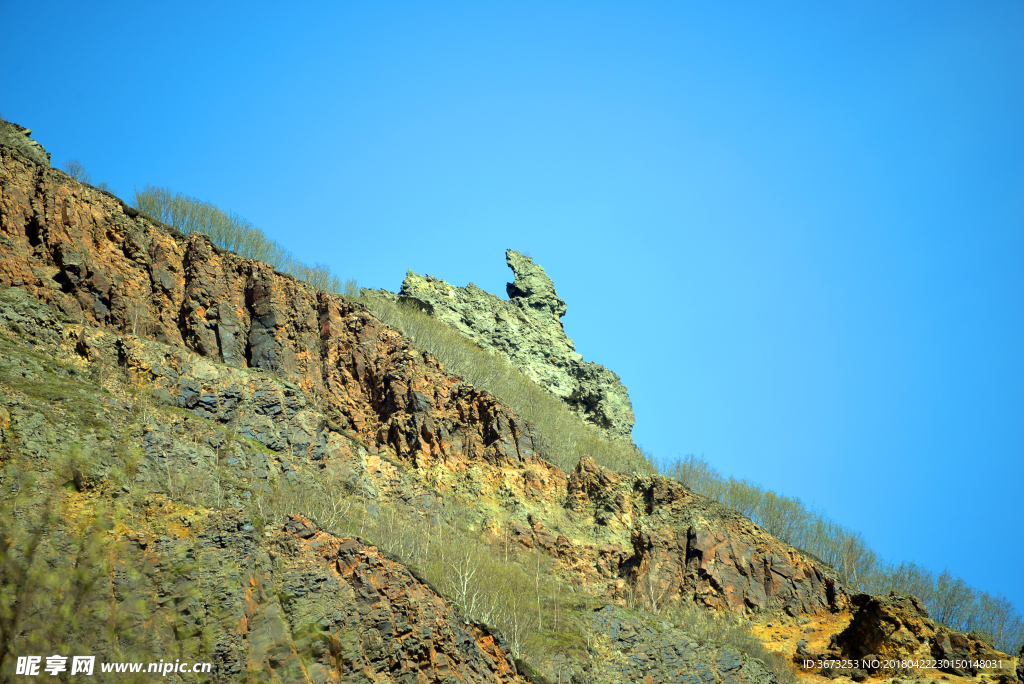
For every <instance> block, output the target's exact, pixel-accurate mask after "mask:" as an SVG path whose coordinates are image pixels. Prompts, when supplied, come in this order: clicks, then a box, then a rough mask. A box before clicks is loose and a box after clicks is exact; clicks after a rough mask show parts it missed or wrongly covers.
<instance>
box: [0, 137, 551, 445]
mask: <svg viewBox="0 0 1024 684" xmlns="http://www.w3.org/2000/svg"><path fill="white" fill-rule="evenodd" d="M12 151H13V152H14V153H13V154H12V153H10V152H12ZM0 173H2V175H0V184H2V186H0V187H2V191H3V194H2V197H0V218H2V228H0V250H2V251H0V285H7V286H16V287H19V288H21V289H23V290H25V291H26V292H28V293H29V294H31V295H32V296H33V297H34V298H36V299H38V300H41V301H43V302H45V303H48V304H51V305H53V306H54V307H56V308H57V309H58V310H59V311H60V312H61V313H62V315H63V316H64V317H65V318H67V319H69V320H74V321H76V322H78V323H79V324H80V325H81V326H83V330H85V329H88V330H90V331H92V330H96V331H100V332H111V333H128V334H132V335H134V336H136V337H141V338H149V339H151V340H154V341H156V342H159V343H161V344H164V345H167V346H168V347H171V348H175V349H180V350H188V351H193V352H195V353H197V354H199V355H201V356H203V357H205V358H208V359H210V360H211V361H215V362H218V363H222V364H225V365H228V366H234V367H238V368H247V369H261V370H263V371H265V372H270V373H274V374H276V375H278V376H279V377H281V378H283V379H284V380H286V381H288V382H291V383H293V384H294V385H295V386H296V387H297V388H298V389H301V390H302V391H303V392H305V393H306V394H308V395H309V396H310V397H311V398H312V399H313V400H314V401H316V402H318V403H319V404H321V405H322V406H323V412H324V413H325V414H326V415H327V417H328V418H329V419H330V420H332V421H334V422H335V423H336V424H337V425H338V426H339V427H340V428H341V429H346V430H353V431H355V432H357V433H359V435H360V436H361V438H362V439H363V440H364V441H366V442H368V443H369V444H371V445H372V446H374V447H382V448H383V447H385V446H387V445H390V447H389V448H392V449H395V450H397V453H398V454H399V455H400V456H401V457H402V458H409V459H412V460H414V461H415V462H417V463H419V464H421V465H425V464H427V463H429V462H431V461H434V460H437V459H440V460H444V459H464V458H469V459H471V460H472V459H477V458H482V459H489V460H492V461H499V460H504V459H507V458H512V459H516V460H518V459H525V460H526V461H529V460H532V459H533V458H534V457H535V456H534V453H533V444H532V441H531V438H530V436H529V431H528V429H527V426H526V424H525V422H524V421H523V420H522V419H521V418H520V417H519V416H518V415H516V414H515V413H514V412H513V411H511V410H510V409H508V408H507V407H505V406H504V405H502V404H500V403H499V402H498V401H497V400H496V399H495V398H494V397H492V396H490V395H488V394H486V393H484V392H481V391H478V390H476V389H475V388H473V387H471V386H469V385H466V384H464V383H462V382H461V381H459V380H458V379H457V378H454V377H451V376H448V375H447V374H446V373H445V372H444V371H443V369H442V368H441V365H440V364H439V363H438V362H437V360H436V359H434V358H433V357H430V356H428V355H426V354H424V353H423V352H420V351H419V350H416V349H415V348H413V347H411V346H410V345H409V344H408V343H407V342H405V340H403V339H402V338H401V336H400V335H398V334H397V333H396V332H394V331H393V330H390V329H389V328H387V326H385V325H383V324H382V323H381V322H380V321H378V320H377V319H376V318H374V317H373V316H372V315H371V314H370V313H369V312H367V311H366V310H365V308H363V307H362V306H359V305H357V304H352V303H349V302H346V301H344V300H342V299H341V298H338V297H333V296H329V295H328V294H326V293H323V292H321V293H317V292H315V291H314V290H312V289H311V288H309V287H307V286H305V285H304V284H303V283H301V282H299V281H297V280H295V279H294V278H292V277H290V276H287V275H283V274H281V273H277V272H275V271H274V270H273V269H272V268H270V267H269V266H267V265H266V264H262V263H260V262H256V261H252V260H249V259H243V258H242V257H239V256H238V255H236V254H234V253H231V252H226V251H224V250H221V249H219V248H216V247H215V246H214V245H212V244H211V243H210V241H209V240H208V239H207V238H206V237H204V236H201V235H193V236H190V237H187V238H186V237H185V236H182V235H181V234H179V233H177V232H176V231H174V230H173V229H168V228H165V227H161V226H160V225H159V224H155V223H154V222H152V221H150V220H147V219H146V218H145V217H142V216H140V215H139V214H138V212H136V211H135V210H133V209H131V208H130V207H127V206H126V205H124V204H123V203H120V202H118V201H117V200H115V199H114V198H112V197H111V196H109V195H107V194H106V193H102V192H100V191H97V190H94V189H91V188H89V187H88V186H83V185H81V184H79V183H76V182H74V181H72V180H71V179H69V178H68V177H67V176H66V175H64V174H62V173H59V172H41V171H40V170H39V169H38V167H36V166H35V165H34V164H33V163H32V162H31V160H30V159H28V158H26V157H24V156H21V155H19V154H18V153H17V150H11V149H10V148H5V154H4V155H3V167H2V171H0ZM92 334H93V333H91V332H89V333H84V335H85V337H84V338H83V342H82V344H83V348H85V349H87V348H88V344H89V343H88V338H89V336H90V335H92ZM200 382H201V381H200ZM204 391H206V390H205V389H204V388H203V387H200V386H196V388H195V392H197V393H200V394H201V393H202V392H204ZM198 396H199V394H197V397H198ZM196 400H197V401H198V399H196ZM187 401H188V402H190V403H191V401H192V399H187ZM217 401H218V403H217V404H216V406H215V407H214V408H215V409H216V410H220V408H219V407H221V405H222V404H221V399H218V400H217ZM187 408H189V409H191V408H193V406H191V405H187ZM204 410H208V409H204ZM214 412H216V411H211V413H214Z"/></svg>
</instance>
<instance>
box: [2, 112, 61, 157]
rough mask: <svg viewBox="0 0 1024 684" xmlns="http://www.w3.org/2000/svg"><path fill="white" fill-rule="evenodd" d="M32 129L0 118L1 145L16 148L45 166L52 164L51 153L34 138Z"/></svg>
mask: <svg viewBox="0 0 1024 684" xmlns="http://www.w3.org/2000/svg"><path fill="white" fill-rule="evenodd" d="M31 136H32V131H31V130H30V129H28V128H25V127H24V126H19V125H18V124H16V123H12V122H10V121H4V120H3V119H0V146H3V147H7V148H9V149H14V150H17V151H18V152H20V153H21V154H23V155H25V156H26V157H28V158H29V159H31V160H32V161H33V162H34V163H36V164H39V165H40V166H43V167H48V166H49V165H50V153H49V152H47V151H46V150H45V149H43V146H42V145H40V144H39V143H37V142H36V141H35V140H33V139H32V137H31Z"/></svg>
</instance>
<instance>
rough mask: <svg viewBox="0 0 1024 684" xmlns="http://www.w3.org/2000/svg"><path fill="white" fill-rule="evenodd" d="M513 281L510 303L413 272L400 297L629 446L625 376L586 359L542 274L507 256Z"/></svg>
mask: <svg viewBox="0 0 1024 684" xmlns="http://www.w3.org/2000/svg"><path fill="white" fill-rule="evenodd" d="M505 261H506V262H507V263H508V266H509V268H511V269H512V272H513V273H514V274H515V280H514V281H513V282H511V283H509V284H508V286H507V288H506V289H507V292H508V297H509V299H508V301H505V300H503V299H500V298H498V297H496V296H494V295H492V294H489V293H487V292H484V291H483V290H481V289H480V288H478V287H476V286H475V285H473V284H472V283H470V284H469V285H467V286H466V287H454V286H452V285H449V284H448V283H446V282H445V281H443V280H439V279H437V278H432V277H431V276H425V277H424V276H420V275H417V274H415V273H413V272H412V271H410V272H409V273H408V275H407V276H406V278H405V280H404V281H403V282H402V289H401V292H400V293H399V295H400V297H402V298H404V299H407V300H415V301H416V302H419V303H420V305H421V306H422V307H423V308H424V309H425V310H426V311H428V312H430V313H431V314H432V315H434V316H436V317H437V318H439V319H440V320H442V321H444V322H445V323H447V324H448V325H450V326H452V327H454V328H455V329H456V330H458V331H459V332H460V333H462V334H463V335H465V336H466V337H468V338H469V339H471V340H473V341H474V342H476V343H477V344H479V345H480V346H481V347H483V348H485V349H491V350H494V351H497V352H500V353H501V354H503V355H504V356H505V357H507V358H508V359H509V360H510V361H511V362H512V363H513V364H514V365H515V366H516V367H518V368H519V369H520V370H522V371H523V372H524V373H525V374H526V375H527V376H528V377H529V378H530V379H532V380H533V381H534V382H536V383H537V384H538V385H540V386H541V387H543V388H544V389H546V390H547V391H548V392H550V393H551V394H553V395H555V396H556V397H558V398H560V399H561V400H563V401H564V402H565V403H566V404H568V405H569V406H570V407H571V408H572V409H573V410H574V411H575V412H576V413H577V414H578V415H580V416H581V417H582V418H583V419H584V420H586V421H588V422H590V423H592V424H594V425H596V426H598V427H600V428H601V429H603V430H605V431H607V432H608V434H609V435H611V436H614V437H618V438H622V439H627V440H631V437H630V434H631V432H632V430H633V422H634V418H633V405H632V404H631V403H630V401H629V394H628V392H627V391H626V388H625V387H624V386H623V384H622V381H621V380H620V379H619V376H618V375H616V374H615V373H613V372H612V371H610V370H608V369H607V368H605V367H604V366H601V365H598V364H596V363H590V362H587V361H584V360H583V357H582V356H581V355H580V354H579V353H577V351H576V347H575V346H574V345H573V342H572V340H571V339H569V337H568V336H566V334H565V330H564V328H563V326H562V321H561V318H562V316H564V315H565V311H566V306H565V302H564V301H563V300H562V299H561V298H559V296H558V295H557V294H556V293H555V286H554V283H552V282H551V278H549V277H548V275H547V274H546V273H545V272H544V269H543V268H541V267H540V266H539V265H537V264H535V263H534V262H533V259H531V258H530V257H528V256H524V255H522V254H520V253H519V252H516V251H515V250H511V249H510V250H508V251H506V252H505Z"/></svg>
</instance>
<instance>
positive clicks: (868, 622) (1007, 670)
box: [832, 594, 1015, 684]
mask: <svg viewBox="0 0 1024 684" xmlns="http://www.w3.org/2000/svg"><path fill="white" fill-rule="evenodd" d="M851 602H852V604H853V618H852V619H851V620H850V624H849V626H848V627H847V628H846V629H845V630H843V631H842V632H841V633H839V634H837V635H836V636H835V637H833V640H832V644H833V647H834V649H835V652H836V655H838V656H839V657H840V658H848V659H858V660H864V659H870V660H877V661H879V662H880V663H882V668H880V669H883V668H884V664H885V663H886V662H887V661H888V662H890V663H895V662H897V661H915V660H916V661H934V662H935V664H936V667H935V669H938V670H940V671H942V672H947V673H950V674H954V675H958V676H961V677H967V676H976V675H979V674H985V675H988V676H991V677H994V678H995V679H996V680H997V681H1001V682H1005V684H1011V683H1012V682H1013V680H1014V678H1015V676H1014V672H1013V669H1012V663H1011V662H1010V659H1009V658H1008V657H1007V655H1006V654H1005V653H1001V652H999V651H997V650H995V649H994V648H992V647H991V646H989V645H988V644H986V643H985V642H984V641H981V640H979V639H976V638H974V637H973V636H971V635H970V634H963V633H961V632H957V631H954V630H951V629H949V628H948V627H944V626H943V625H940V624H937V623H935V622H934V621H932V620H931V619H930V618H929V617H928V610H927V609H926V608H925V606H924V604H923V603H922V602H921V601H920V600H919V599H917V598H916V597H914V596H872V595H870V594H855V595H854V596H852V597H851ZM997 663H998V664H1000V665H1001V666H996V664H997ZM889 669H892V670H896V669H900V668H889Z"/></svg>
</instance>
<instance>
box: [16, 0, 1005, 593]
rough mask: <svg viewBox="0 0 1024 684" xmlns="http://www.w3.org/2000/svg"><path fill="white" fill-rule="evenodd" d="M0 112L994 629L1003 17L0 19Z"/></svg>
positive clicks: (806, 12)
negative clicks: (486, 298) (443, 311)
mask: <svg viewBox="0 0 1024 684" xmlns="http://www.w3.org/2000/svg"><path fill="white" fill-rule="evenodd" d="M0 58H2V63H3V64H4V78H3V83H4V85H3V88H2V90H0V113H2V114H3V115H4V116H5V117H6V118H8V119H10V120H13V121H17V122H19V123H21V124H23V125H26V126H28V127H30V128H32V129H34V137H35V138H36V139H37V140H39V141H40V142H41V143H42V144H43V145H45V146H46V147H47V149H48V150H49V151H50V152H51V153H52V154H53V160H54V163H55V165H58V166H59V165H60V164H62V163H63V162H64V161H66V160H67V159H69V158H72V157H73V158H77V159H79V160H80V161H82V162H83V163H84V164H85V166H86V167H87V168H88V169H89V170H90V172H91V173H92V176H93V180H94V181H95V182H99V181H101V180H102V181H106V182H109V183H110V184H112V185H113V186H114V187H115V188H116V189H117V190H118V191H119V193H120V194H121V196H122V197H126V198H127V197H130V195H131V191H132V187H133V184H135V185H138V186H139V187H142V186H143V185H145V184H146V183H152V184H156V185H163V186H168V187H171V188H173V189H175V190H180V191H182V192H185V193H188V194H190V195H193V196H195V197H199V198H202V199H206V200H210V201H213V202H214V203H216V204H217V205H219V206H221V207H223V208H225V209H229V210H232V211H235V212H238V213H240V214H242V215H243V216H245V217H247V218H248V219H250V220H251V221H253V222H254V223H255V224H256V225H258V226H260V227H262V228H263V229H264V230H265V231H266V232H267V233H268V234H269V235H270V236H271V237H272V238H274V239H276V240H278V241H279V242H281V243H283V244H284V245H286V246H287V247H289V248H290V249H291V250H292V251H293V252H294V253H295V255H296V256H297V257H299V258H301V259H303V260H305V261H308V262H323V263H326V264H327V265H329V266H330V267H331V268H332V269H333V270H334V271H335V272H336V273H337V274H339V275H341V276H342V277H354V278H356V279H358V281H359V283H360V284H361V285H363V286H369V287H385V288H388V289H391V290H396V289H397V288H398V287H399V285H400V283H401V280H402V278H403V276H404V273H405V269H407V268H411V269H413V270H415V271H417V272H419V273H429V274H431V275H434V276H438V277H441V278H445V279H446V280H448V281H450V282H452V283H455V284H459V285H464V284H466V283H468V282H470V281H472V282H475V283H476V284H477V285H479V286H480V287H483V288H484V289H487V290H489V291H491V292H494V293H496V294H501V295H502V296H504V285H505V283H506V282H507V280H508V279H509V275H510V272H509V271H508V270H507V268H506V267H505V265H504V259H503V252H504V250H505V249H506V248H507V247H512V248H515V249H519V250H523V251H526V252H528V253H530V254H531V255H532V256H534V257H535V258H536V260H537V261H538V262H539V263H540V264H542V265H543V266H544V267H545V268H546V269H547V271H548V273H549V274H550V275H551V276H552V277H553V278H554V280H555V284H556V286H557V289H558V292H559V294H560V295H561V296H562V297H563V298H564V299H565V300H566V301H567V302H568V306H569V310H568V314H567V316H566V317H565V319H564V321H565V326H566V330H567V331H568V333H569V334H570V336H571V337H572V338H573V339H574V340H575V342H576V344H577V348H578V349H579V350H580V351H581V353H583V355H584V356H585V358H587V359H588V360H592V361H597V362H599V363H602V364H604V365H606V366H608V367H609V368H611V369H612V370H614V371H616V372H617V373H619V375H620V376H621V377H622V379H623V381H624V382H625V384H626V385H627V387H628V388H629V390H630V394H631V396H632V399H633V403H634V408H635V411H636V415H637V424H636V428H635V430H634V436H635V438H636V440H637V441H638V442H639V443H641V444H643V445H644V447H645V448H647V449H649V450H651V451H652V452H653V453H654V454H655V456H656V457H657V458H659V459H671V458H674V457H675V456H677V455H685V454H688V453H695V454H698V455H700V454H703V455H704V456H705V458H707V460H709V461H710V462H711V463H713V464H714V465H716V466H717V467H718V468H719V469H720V470H722V471H723V472H724V473H726V474H731V475H736V476H739V477H745V478H748V479H750V480H752V481H754V482H757V483H759V484H762V485H764V486H767V487H770V488H772V489H775V490H776V491H779V492H781V493H785V494H789V495H792V496H798V497H800V498H801V499H802V500H803V501H804V502H806V503H808V504H810V505H812V506H814V507H816V508H817V509H819V510H821V511H823V512H825V513H826V514H828V515H829V516H831V517H832V518H833V519H835V520H837V521H839V522H841V523H843V524H845V525H847V526H848V527H851V528H853V529H855V530H859V531H861V532H862V533H863V534H864V536H865V538H866V539H867V540H868V541H869V543H870V544H871V545H872V547H873V548H874V549H875V550H876V551H877V552H878V553H879V554H880V555H882V556H883V557H884V558H886V559H888V560H893V561H900V560H913V561H916V562H919V563H922V564H924V565H926V566H928V567H930V568H932V569H933V570H936V571H941V570H942V569H943V568H948V569H949V570H951V571H952V572H954V573H956V574H959V575H961V576H963V577H964V578H965V579H967V580H968V581H969V582H970V583H971V584H973V585H974V586H976V587H979V588H982V589H985V590H988V591H991V592H995V593H1002V594H1005V595H1007V596H1009V597H1010V598H1011V599H1012V600H1013V601H1014V603H1015V604H1016V605H1017V607H1018V609H1021V608H1024V583H1022V581H1021V572H1020V568H1021V567H1024V547H1022V545H1021V544H1020V523H1021V520H1022V516H1021V514H1020V510H1021V507H1020V503H1019V500H1020V497H1021V494H1022V491H1024V356H1022V353H1021V352H1022V350H1024V298H1022V295H1024V125H1022V122H1024V5H1022V4H1021V3H1020V2H998V1H991V2H985V3H963V2H935V1H929V2H900V3H881V2H877V3H871V2H849V3H812V2H807V3H771V4H770V6H769V5H768V4H766V3H701V4H688V3H598V2H587V3H569V2H565V3H528V2H520V3H514V4H513V3H496V2H473V3H389V2H384V3H374V4H372V5H371V4H370V3H359V4H357V3H325V4H324V5H322V6H319V7H314V6H312V4H310V6H309V7H307V8H305V9H301V10H296V9H295V8H293V7H291V6H288V5H285V4H283V3H282V4H261V3H244V4H242V3H217V6H216V7H213V8H211V7H208V6H207V3H192V4H190V3H174V4H173V5H168V6H166V7H157V6H156V5H155V3H137V2H135V3H122V4H119V3H113V2H111V3H101V4H99V5H97V4H95V3H90V4H89V6H86V4H84V3H54V2H45V1H42V2H41V1H39V0H34V1H33V2H31V3H28V2H14V1H13V0H3V1H2V2H0Z"/></svg>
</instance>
